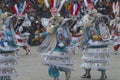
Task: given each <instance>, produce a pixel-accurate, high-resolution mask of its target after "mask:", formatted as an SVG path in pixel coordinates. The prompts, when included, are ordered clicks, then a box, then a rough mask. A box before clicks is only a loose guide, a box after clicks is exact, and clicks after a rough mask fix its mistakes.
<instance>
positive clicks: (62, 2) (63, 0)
mask: <svg viewBox="0 0 120 80" xmlns="http://www.w3.org/2000/svg"><path fill="white" fill-rule="evenodd" d="M65 1H66V0H62V1H61V3H60V6H59V8H58V11H59V12H60V10H61V8H62V6H63V4H64V3H65Z"/></svg>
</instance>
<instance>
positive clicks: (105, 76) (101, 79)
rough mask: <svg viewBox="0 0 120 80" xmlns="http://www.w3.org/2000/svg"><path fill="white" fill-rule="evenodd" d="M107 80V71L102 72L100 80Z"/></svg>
mask: <svg viewBox="0 0 120 80" xmlns="http://www.w3.org/2000/svg"><path fill="white" fill-rule="evenodd" d="M105 79H107V75H106V71H101V77H100V80H105Z"/></svg>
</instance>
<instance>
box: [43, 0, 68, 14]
mask: <svg viewBox="0 0 120 80" xmlns="http://www.w3.org/2000/svg"><path fill="white" fill-rule="evenodd" d="M44 1H45V5H46V7H47V8H50V12H51V14H52V15H58V14H59V12H60V10H61V8H62V6H63V4H64V3H65V1H66V0H62V1H61V0H50V5H49V3H48V0H44ZM60 1H61V2H60ZM58 6H59V7H58Z"/></svg>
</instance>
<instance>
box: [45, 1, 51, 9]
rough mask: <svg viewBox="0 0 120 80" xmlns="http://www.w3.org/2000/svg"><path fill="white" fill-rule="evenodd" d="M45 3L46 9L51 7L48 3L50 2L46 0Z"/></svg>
mask: <svg viewBox="0 0 120 80" xmlns="http://www.w3.org/2000/svg"><path fill="white" fill-rule="evenodd" d="M44 2H45V5H46V7H47V8H49V7H50V6H49V3H48V0H44Z"/></svg>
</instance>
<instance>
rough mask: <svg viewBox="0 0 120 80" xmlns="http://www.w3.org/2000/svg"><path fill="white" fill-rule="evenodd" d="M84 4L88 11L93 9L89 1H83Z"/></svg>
mask: <svg viewBox="0 0 120 80" xmlns="http://www.w3.org/2000/svg"><path fill="white" fill-rule="evenodd" d="M84 3H85V6H86V7H87V9H88V10H93V9H94V5H93V4H92V2H91V0H84Z"/></svg>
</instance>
